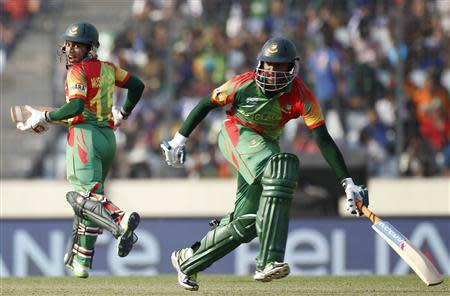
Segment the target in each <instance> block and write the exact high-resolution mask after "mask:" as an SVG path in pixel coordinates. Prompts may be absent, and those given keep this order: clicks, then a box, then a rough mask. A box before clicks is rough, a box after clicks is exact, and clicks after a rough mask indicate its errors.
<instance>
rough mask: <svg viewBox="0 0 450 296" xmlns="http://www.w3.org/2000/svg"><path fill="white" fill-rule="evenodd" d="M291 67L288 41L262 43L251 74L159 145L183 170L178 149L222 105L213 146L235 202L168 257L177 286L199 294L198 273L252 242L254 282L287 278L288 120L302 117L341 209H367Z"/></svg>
mask: <svg viewBox="0 0 450 296" xmlns="http://www.w3.org/2000/svg"><path fill="white" fill-rule="evenodd" d="M298 64H299V58H298V56H297V52H296V49H295V46H294V44H293V43H292V42H291V41H290V40H288V39H286V38H283V37H274V38H271V39H269V40H268V41H267V42H266V43H265V44H264V45H263V46H262V48H261V51H260V53H259V54H258V57H257V66H256V69H255V70H253V71H250V72H247V73H243V74H241V75H237V76H235V77H233V78H231V79H230V80H228V81H227V82H225V83H224V84H222V85H221V86H220V87H218V88H216V89H215V90H213V92H212V93H211V95H210V96H207V97H205V98H203V99H202V100H201V101H200V102H199V103H198V104H197V106H196V107H195V108H194V109H193V110H192V111H191V113H190V114H189V115H188V117H187V118H186V120H185V122H184V123H183V125H182V127H181V129H180V130H179V131H178V132H177V133H176V134H175V136H174V138H173V139H172V140H170V141H164V142H163V143H162V144H161V148H162V150H163V153H164V155H165V158H166V162H167V164H168V165H170V166H174V167H181V166H183V163H184V159H185V148H184V146H185V144H186V141H187V139H188V137H189V135H190V134H191V132H192V131H193V130H194V128H195V127H196V126H197V125H198V124H199V123H200V122H201V121H202V120H203V118H205V116H206V115H207V114H208V112H210V111H211V110H212V109H214V108H218V107H224V106H229V109H228V111H227V114H228V116H227V118H226V119H225V120H224V121H223V124H222V128H221V130H220V132H219V136H218V144H219V149H220V151H221V152H222V153H223V155H224V156H225V158H226V159H227V160H228V161H229V162H230V164H231V165H232V166H233V167H234V168H235V169H236V170H237V172H238V177H237V192H236V202H235V205H234V209H233V211H232V212H231V213H229V214H228V215H227V216H225V217H223V218H222V219H221V220H220V221H218V222H217V223H214V224H213V228H212V229H211V230H210V231H209V232H208V233H206V235H205V236H204V237H203V238H202V239H201V240H200V241H198V242H195V243H193V244H192V246H190V247H187V248H183V249H181V250H177V251H175V252H173V253H172V257H171V260H172V264H173V266H174V268H175V269H176V271H177V273H178V283H179V284H180V285H181V286H182V287H184V288H185V289H188V290H194V291H195V290H198V288H199V285H198V282H197V273H198V272H200V271H202V270H204V269H206V268H207V267H209V266H210V265H211V264H213V263H214V262H215V261H217V260H219V259H220V258H222V257H223V256H225V255H226V254H228V253H229V252H231V251H232V250H234V249H235V248H236V247H238V246H239V245H240V244H241V243H247V242H250V241H252V240H253V239H254V238H256V237H257V238H258V239H259V245H260V247H259V253H258V256H257V258H256V271H255V274H254V279H255V280H257V281H261V282H269V281H272V280H275V279H281V278H283V277H285V276H287V275H288V274H289V272H290V269H289V265H288V263H287V262H285V261H284V253H285V249H286V240H287V235H288V227H289V209H290V206H291V202H292V198H293V195H294V192H295V190H296V188H297V181H298V178H299V172H300V164H299V160H298V158H297V156H296V155H293V154H290V153H284V152H282V151H280V146H279V138H280V135H281V132H282V130H283V127H284V125H285V124H286V123H287V122H288V121H290V120H295V119H298V118H299V117H303V120H304V122H305V124H306V126H307V127H308V128H309V129H310V130H311V132H312V134H313V136H314V139H315V140H316V142H317V145H318V146H319V148H320V151H321V152H322V155H323V156H324V158H325V159H326V160H327V162H328V164H329V165H330V166H331V168H332V169H333V170H334V172H335V173H336V176H337V178H338V180H339V181H340V182H341V183H342V185H343V187H344V190H345V192H346V195H347V202H348V210H349V211H350V212H351V213H352V214H355V215H361V213H360V212H359V210H358V208H357V207H356V206H355V200H356V199H359V200H361V201H363V203H364V204H365V205H368V195H367V191H366V190H365V188H364V187H362V186H357V185H355V184H354V182H353V180H352V178H351V177H350V175H349V173H348V170H347V167H346V164H345V162H344V159H343V157H342V154H341V152H340V151H339V149H338V147H337V146H336V144H335V142H334V141H333V139H332V138H331V136H330V135H329V133H328V131H327V127H326V125H325V121H324V118H323V115H322V113H321V109H320V106H319V104H318V103H317V100H316V98H315V97H314V95H313V94H312V93H311V91H310V90H309V89H308V87H307V86H306V85H305V84H304V83H303V81H302V80H301V79H300V78H299V77H298V76H297V71H298Z"/></svg>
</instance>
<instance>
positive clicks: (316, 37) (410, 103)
mask: <svg viewBox="0 0 450 296" xmlns="http://www.w3.org/2000/svg"><path fill="white" fill-rule="evenodd" d="M402 3H403V7H402V6H401V4H402ZM132 12H133V18H132V19H131V20H130V22H129V23H128V24H129V25H128V26H127V27H125V28H124V30H123V31H122V32H118V33H117V35H116V38H115V44H114V49H113V57H114V59H113V61H115V62H117V63H119V64H120V65H121V66H122V67H123V68H125V69H127V70H130V71H132V72H133V73H135V74H136V75H138V76H139V77H140V78H141V79H143V80H144V82H145V84H146V89H145V93H144V95H143V98H142V101H141V102H140V103H139V104H138V106H137V109H136V110H135V111H134V112H133V114H132V117H131V118H130V119H131V120H128V121H126V123H125V124H124V125H123V126H122V128H121V130H120V131H118V132H117V136H118V140H119V141H118V143H119V153H118V154H117V162H116V168H115V169H114V170H113V177H121V178H141V177H145V178H147V177H164V176H168V175H169V176H174V174H177V175H179V176H184V175H187V176H190V177H197V176H202V177H203V176H204V177H227V176H229V175H231V174H233V172H232V171H231V170H230V168H229V166H228V165H227V164H226V161H225V160H224V159H223V158H222V157H221V155H220V153H219V152H218V149H216V141H217V132H218V128H219V126H220V123H221V121H222V120H223V118H224V117H225V110H222V109H220V108H219V110H217V111H213V112H212V113H210V114H209V116H208V117H207V118H206V119H205V120H204V121H203V122H202V123H201V125H200V126H199V127H198V128H197V129H196V131H194V133H193V134H192V135H191V136H190V138H189V141H188V158H187V163H186V169H185V170H174V169H171V170H170V169H169V170H168V169H167V167H166V166H165V163H164V162H163V161H162V157H161V154H160V148H159V144H160V143H161V140H162V139H163V138H171V136H173V134H174V132H175V131H176V130H177V129H178V128H179V127H180V124H181V123H182V121H183V120H184V119H185V118H186V116H187V114H188V112H189V111H190V110H191V109H192V108H193V107H194V106H195V104H196V103H197V102H198V101H199V100H200V99H201V98H202V97H204V96H206V95H209V94H210V92H211V91H212V90H213V89H214V88H215V87H217V86H218V85H220V84H221V83H223V82H224V81H226V80H227V79H229V78H230V77H232V76H233V75H235V74H240V73H243V72H245V71H250V70H252V69H254V67H255V65H256V55H257V53H258V51H259V49H260V47H261V46H262V44H263V43H264V42H265V41H266V40H267V39H268V38H270V37H272V36H276V35H283V36H285V37H288V38H290V39H291V40H292V41H293V42H294V43H295V44H296V46H297V49H298V52H299V55H300V58H301V70H300V73H299V76H300V77H301V78H302V79H303V80H304V81H305V82H306V83H307V84H308V85H309V86H310V88H311V89H312V90H313V91H314V93H315V95H316V97H317V99H318V100H319V102H320V104H321V106H322V109H323V113H324V115H325V118H326V122H327V127H328V129H329V130H330V133H331V135H332V136H333V138H334V139H335V140H336V142H337V143H338V146H339V147H340V148H341V149H342V151H343V152H344V155H346V158H349V157H351V155H353V154H355V155H356V154H361V153H362V154H363V155H364V159H365V160H366V165H367V169H368V173H369V176H384V177H392V176H437V175H450V119H449V112H450V99H449V93H450V64H449V61H450V57H449V55H450V1H445V0H433V1H424V0H411V1H401V0H397V1H391V0H378V1H376V0H353V1H352V0H347V1H341V0H327V1H288V0H249V1H221V0H208V1H205V0H204V1H201V0H173V1H165V0H134V2H133V6H132ZM400 12H402V13H400ZM397 40H403V42H399V41H397ZM401 77H403V79H400V78H401ZM397 81H398V83H401V84H402V87H399V84H398V83H397ZM398 97H399V98H400V99H397V98H398ZM115 100H116V104H121V102H123V100H124V93H123V92H119V93H117V96H116V98H115ZM397 131H401V135H397ZM281 144H282V146H283V148H284V149H285V150H287V151H289V152H293V153H296V154H298V155H299V157H300V159H302V155H303V157H304V156H305V155H308V154H317V153H320V152H319V151H318V148H317V146H316V145H315V143H314V141H313V140H312V138H311V135H310V132H309V131H308V130H307V129H306V128H305V126H304V125H303V123H302V121H301V120H298V121H295V122H291V123H289V124H288V126H287V127H286V129H285V133H284V135H283V137H282V139H281ZM397 156H398V157H397Z"/></svg>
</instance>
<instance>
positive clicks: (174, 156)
mask: <svg viewBox="0 0 450 296" xmlns="http://www.w3.org/2000/svg"><path fill="white" fill-rule="evenodd" d="M186 141H187V138H186V137H185V136H183V135H182V134H180V133H179V132H177V133H176V134H175V137H174V138H173V139H172V140H170V141H166V140H164V141H163V143H162V144H161V149H162V153H163V155H164V156H165V158H166V163H167V164H168V165H170V166H173V167H175V168H181V167H183V165H184V161H185V158H186V151H185V148H184V145H185V144H186Z"/></svg>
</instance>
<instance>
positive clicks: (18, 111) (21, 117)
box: [10, 105, 68, 125]
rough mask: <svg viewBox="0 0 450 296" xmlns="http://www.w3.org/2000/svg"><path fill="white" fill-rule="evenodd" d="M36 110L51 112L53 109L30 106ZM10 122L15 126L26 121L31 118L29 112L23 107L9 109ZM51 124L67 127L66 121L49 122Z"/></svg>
mask: <svg viewBox="0 0 450 296" xmlns="http://www.w3.org/2000/svg"><path fill="white" fill-rule="evenodd" d="M31 107H33V108H34V109H36V110H39V111H53V110H54V109H55V108H53V107H47V106H31ZM10 111H11V120H12V121H13V122H14V123H15V124H17V123H18V122H23V123H25V121H27V119H28V118H30V116H31V112H30V111H28V110H27V108H25V106H23V105H22V106H12V107H11V109H10ZM50 123H51V124H58V125H68V121H67V120H61V121H51V122H50Z"/></svg>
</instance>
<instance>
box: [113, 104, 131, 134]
mask: <svg viewBox="0 0 450 296" xmlns="http://www.w3.org/2000/svg"><path fill="white" fill-rule="evenodd" d="M111 112H112V115H113V120H114V130H115V129H117V128H118V127H119V126H120V125H121V124H122V121H124V120H126V119H127V118H128V115H125V113H124V111H123V110H122V109H121V108H119V107H117V106H112V110H111Z"/></svg>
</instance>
